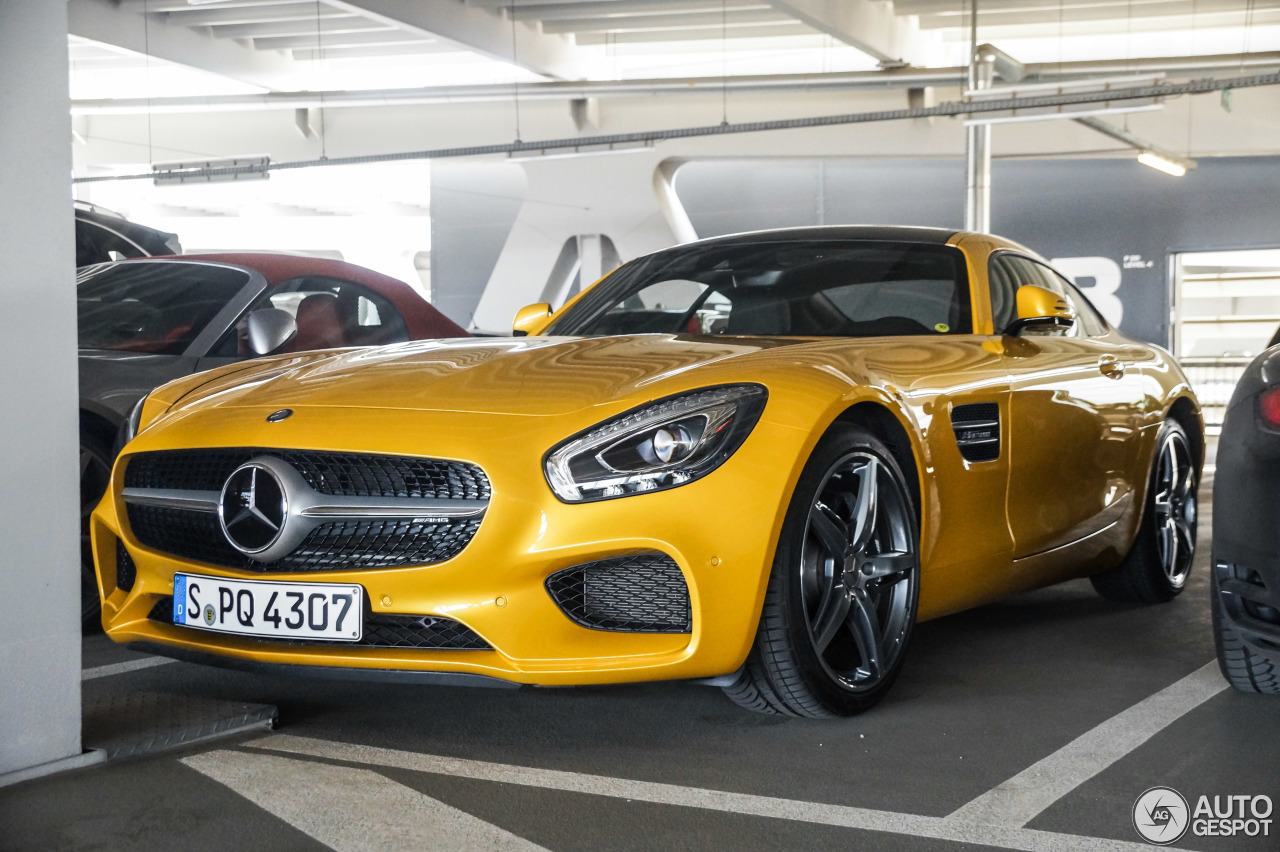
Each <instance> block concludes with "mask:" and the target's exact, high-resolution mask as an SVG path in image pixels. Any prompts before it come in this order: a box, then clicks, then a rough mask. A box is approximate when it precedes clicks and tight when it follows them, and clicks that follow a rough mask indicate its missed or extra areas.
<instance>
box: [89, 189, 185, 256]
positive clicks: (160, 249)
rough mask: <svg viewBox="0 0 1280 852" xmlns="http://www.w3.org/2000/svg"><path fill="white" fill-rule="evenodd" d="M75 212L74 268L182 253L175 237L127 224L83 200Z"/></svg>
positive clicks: (103, 209) (144, 226)
mask: <svg viewBox="0 0 1280 852" xmlns="http://www.w3.org/2000/svg"><path fill="white" fill-rule="evenodd" d="M75 210H76V266H87V265H88V264H91V263H106V262H107V261H109V260H123V259H125V258H129V257H155V256H158V255H166V254H181V253H182V245H181V244H180V243H179V242H178V235H177V234H171V233H169V232H168V231H158V230H156V229H155V228H148V227H147V226H146V225H139V224H138V223H137V222H130V221H129V220H128V219H126V218H124V217H123V216H121V215H120V214H119V213H115V212H112V211H111V210H107V209H105V208H102V207H97V206H95V205H93V204H88V203H86V202H83V201H77V202H76V203H75Z"/></svg>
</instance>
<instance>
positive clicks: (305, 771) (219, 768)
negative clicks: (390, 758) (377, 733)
mask: <svg viewBox="0 0 1280 852" xmlns="http://www.w3.org/2000/svg"><path fill="white" fill-rule="evenodd" d="M182 762H183V763H185V764H186V765H187V766H189V767H191V768H192V769H194V770H196V771H197V772H199V773H201V774H202V775H205V776H207V777H209V778H212V779H213V780H214V781H217V782H218V783H220V784H223V785H225V786H226V787H229V788H230V789H232V790H234V791H235V792H236V793H239V794H240V795H241V796H244V797H245V798H247V799H249V800H250V801H252V802H253V803H254V804H256V805H258V806H259V807H261V808H263V809H264V810H267V811H269V812H270V813H272V814H273V815H275V816H276V817H279V818H280V819H282V820H284V821H285V822H287V823H289V824H290V825H292V826H293V827H294V828H296V829H298V830H299V831H302V832H304V833H306V834H308V835H309V836H311V837H313V838H315V839H316V840H318V841H320V842H321V843H323V844H325V845H326V846H329V847H330V848H332V849H335V850H338V852H375V850H386V849H421V848H427V847H430V848H432V849H450V850H460V852H466V851H467V850H475V852H488V850H510V852H536V850H543V852H545V849H544V847H542V846H538V845H537V844H535V843H532V842H530V841H528V840H525V839H524V838H522V837H519V836H518V835H515V834H512V833H511V832H509V831H506V830H504V829H501V828H499V827H497V826H495V825H491V824H490V823H487V822H485V821H484V820H482V819H479V818H477V817H474V816H472V815H471V814H469V813H466V812H465V811H460V810H458V809H457V808H454V807H450V806H449V805H446V804H444V803H443V802H440V801H437V800H435V799H433V798H431V797H430V796H427V795H424V794H422V793H419V792H418V791H417V790H413V789H410V788H409V787H406V786H404V785H403V784H398V783H396V782H395V781H392V780H391V779H389V778H385V777H383V776H381V775H379V774H378V773H376V772H371V771H369V770H367V769H352V768H348V767H344V766H334V765H332V764H325V763H314V762H310V761H302V760H292V759H289V758H284V757H277V756H275V755H268V754H251V753H247V752H237V751H213V752H206V753H204V754H197V755H192V756H191V757H187V758H183V760H182Z"/></svg>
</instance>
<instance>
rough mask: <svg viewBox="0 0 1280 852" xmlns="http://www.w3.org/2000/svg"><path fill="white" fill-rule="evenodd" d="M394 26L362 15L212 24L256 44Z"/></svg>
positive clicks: (227, 34)
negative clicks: (270, 40) (279, 38)
mask: <svg viewBox="0 0 1280 852" xmlns="http://www.w3.org/2000/svg"><path fill="white" fill-rule="evenodd" d="M390 29H391V28H390V27H388V26H387V25H386V24H384V23H382V22H381V21H371V20H369V19H368V18H362V17H360V16H359V15H346V16H344V17H341V18H323V19H321V20H319V21H317V20H316V19H315V18H312V19H311V20H309V21H306V20H303V21H273V22H271V23H269V24H233V25H230V26H225V27H210V32H212V33H213V35H215V36H216V37H218V38H248V39H253V41H254V43H255V44H256V43H257V42H259V41H260V40H262V39H267V38H277V37H281V36H311V38H313V39H314V38H315V37H316V34H317V33H319V34H320V35H321V36H322V37H324V38H326V39H327V38H328V37H329V36H331V35H337V36H340V35H342V34H344V33H366V32H387V31H389V30H390Z"/></svg>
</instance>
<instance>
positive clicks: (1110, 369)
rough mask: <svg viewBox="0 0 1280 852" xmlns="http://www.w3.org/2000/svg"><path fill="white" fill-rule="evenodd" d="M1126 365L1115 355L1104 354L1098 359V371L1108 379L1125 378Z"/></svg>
mask: <svg viewBox="0 0 1280 852" xmlns="http://www.w3.org/2000/svg"><path fill="white" fill-rule="evenodd" d="M1124 371H1125V365H1124V364H1123V363H1121V362H1120V361H1117V360H1116V356H1114V355H1103V356H1102V357H1101V358H1099V359H1098V372H1099V373H1101V374H1102V375H1104V376H1106V377H1107V378H1108V379H1123V378H1124Z"/></svg>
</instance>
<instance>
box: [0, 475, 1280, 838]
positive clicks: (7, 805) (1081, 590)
mask: <svg viewBox="0 0 1280 852" xmlns="http://www.w3.org/2000/svg"><path fill="white" fill-rule="evenodd" d="M1201 493H1202V495H1203V498H1202V505H1203V507H1204V509H1205V511H1204V513H1203V516H1202V523H1201V530H1200V536H1201V540H1200V543H1201V547H1200V550H1199V555H1198V559H1197V562H1198V564H1197V567H1196V570H1195V572H1194V574H1193V576H1192V579H1191V581H1190V584H1189V587H1188V589H1187V590H1186V592H1185V593H1184V594H1183V595H1182V596H1181V597H1179V598H1177V599H1176V600H1174V601H1173V602H1172V603H1170V604H1166V605H1161V606H1152V607H1129V606H1118V605H1115V604H1110V603H1107V602H1105V601H1103V600H1101V599H1100V598H1098V597H1097V596H1096V595H1095V594H1094V593H1093V591H1092V588H1091V587H1090V585H1089V584H1088V582H1085V581H1081V582H1071V583H1066V584H1063V585H1060V586H1057V587H1054V588H1051V589H1046V590H1042V591H1038V592H1034V593H1031V594H1026V595H1022V596H1019V597H1016V598H1013V599H1010V600H1008V601H1005V602H1002V603H998V604H994V605H991V606H987V607H983V608H980V609H977V610H973V611H970V612H967V613H963V614H960V615H957V616H952V617H949V618H945V619H941V620H939V621H935V622H931V623H927V624H923V625H920V626H919V628H918V629H917V632H916V634H915V637H914V639H913V641H912V648H911V651H910V656H909V659H908V662H907V666H906V669H905V672H904V673H903V675H902V677H901V679H900V680H899V681H898V683H897V685H896V686H895V687H894V689H893V691H892V693H891V694H890V696H889V697H888V699H887V700H886V701H885V702H884V703H883V704H881V705H880V706H879V707H878V708H877V709H875V710H874V711H872V712H871V713H868V714H866V715H863V716H861V717H857V718H853V719H845V720H836V721H810V720H796V719H785V718H779V717H767V716H758V715H753V714H751V713H748V712H746V711H743V710H739V709H738V708H737V707H735V706H734V705H732V704H731V703H730V702H729V701H728V699H726V698H725V697H724V696H723V695H722V694H721V693H720V692H719V690H716V689H712V688H708V687H701V686H695V685H691V684H683V683H669V684H646V685H637V686H622V687H609V688H583V689H556V690H538V689H523V690H519V691H507V690H486V689H457V688H439V687H436V688H429V687H417V686H402V685H379V684H372V685H368V684H366V685H360V684H352V683H345V682H331V681H318V680H309V679H304V678H289V679H273V678H269V677H265V676H258V675H250V674H242V673H234V672H226V671H222V670H217V669H210V668H203V667H199V666H195V665H189V664H186V663H170V664H165V665H158V666H154V667H151V668H146V669H142V670H137V671H132V672H127V673H124V674H118V675H115V676H114V677H113V685H115V686H118V687H121V688H126V689H132V690H138V691H146V692H155V693H165V694H176V695H181V696H187V697H200V698H214V699H220V700H225V701H242V702H258V703H263V704H274V705H276V706H277V707H278V708H279V725H278V727H277V731H276V733H273V734H267V735H265V736H263V735H262V734H254V735H250V736H241V737H239V738H233V739H223V740H221V741H217V742H212V743H207V744H204V745H201V746H196V747H192V748H189V749H187V750H185V751H177V752H168V753H165V754H161V755H153V756H148V757H141V758H135V759H132V760H123V761H115V762H110V763H106V764H103V765H100V766H97V767H92V768H88V769H82V770H77V771H73V772H68V773H64V774H61V775H57V776H53V777H49V778H45V779H40V780H35V781H29V782H26V783H23V784H18V785H14V786H12V787H9V788H4V789H0V826H3V829H0V849H3V850H58V849H76V850H81V849H98V848H104V849H105V848H111V849H119V848H130V849H132V848H139V849H141V848H148V849H174V850H178V849H214V848H216V849H230V848H241V849H326V848H334V849H352V850H355V849H392V848H401V847H405V848H408V847H413V848H423V849H457V848H463V849H466V848H472V849H491V848H511V849H533V848H539V847H542V848H546V849H552V850H579V849H581V850H587V849H592V850H595V849H601V848H604V849H619V850H631V849H636V850H640V849H763V848H771V849H826V848H831V849H836V848H840V849H861V848H870V849H877V850H881V849H884V850H924V849H945V850H953V849H955V850H959V849H985V848H1019V849H1022V848H1025V849H1053V850H1057V849H1066V848H1078V849H1106V848H1114V849H1120V848H1130V849H1133V848H1143V847H1142V840H1141V838H1140V837H1139V836H1138V834H1137V833H1136V831H1135V829H1134V827H1133V823H1132V811H1133V806H1134V802H1135V800H1136V799H1137V797H1138V796H1139V795H1140V794H1142V793H1143V792H1144V791H1146V790H1148V789H1149V788H1151V787H1155V786H1162V785H1163V786H1168V787H1172V788H1174V789H1175V790H1178V791H1179V792H1181V793H1182V794H1183V795H1184V796H1185V797H1186V798H1187V799H1188V801H1190V802H1191V803H1192V806H1193V807H1194V803H1195V802H1196V800H1197V798H1198V797H1199V796H1201V795H1207V796H1210V797H1212V796H1215V795H1218V796H1225V795H1228V794H1249V795H1257V794H1265V795H1267V796H1270V797H1271V800H1272V801H1280V772H1277V770H1276V766H1277V758H1280V700H1276V699H1274V698H1268V697H1262V696H1247V695H1242V694H1239V693H1236V692H1234V691H1231V690H1228V689H1222V690H1221V691H1219V688H1220V687H1221V686H1224V684H1222V683H1221V682H1220V679H1218V678H1217V676H1216V674H1213V670H1212V669H1210V670H1208V672H1205V671H1203V670H1202V669H1203V667H1204V666H1205V665H1206V664H1209V663H1211V662H1212V661H1213V659H1214V652H1213V640H1212V635H1211V632H1210V620H1209V604H1208V597H1207V591H1208V590H1207V577H1206V570H1205V567H1206V564H1207V560H1208V552H1209V547H1208V545H1209V541H1208V528H1209V525H1208V521H1209V513H1208V511H1207V509H1208V494H1209V484H1208V483H1206V485H1205V486H1204V487H1203V488H1202V491H1201ZM131 658H132V655H130V654H129V653H128V652H125V651H123V650H122V649H119V648H117V647H115V646H113V645H111V643H110V642H108V641H107V640H105V639H104V638H103V637H101V636H98V637H91V638H88V639H86V640H85V652H84V665H85V667H86V669H90V668H95V667H99V666H103V665H107V664H112V663H116V662H119V661H123V660H127V659H131ZM1198 671H1199V674H1194V673H1197V672H1198ZM1193 674H1194V677H1192V678H1191V679H1190V680H1189V681H1187V682H1192V681H1194V682H1195V683H1199V684H1201V687H1200V688H1202V689H1203V688H1204V684H1210V686H1211V689H1210V691H1209V692H1208V693H1206V694H1211V696H1212V697H1209V698H1208V700H1205V701H1204V702H1203V703H1200V704H1199V705H1198V706H1195V708H1194V709H1191V710H1190V711H1189V712H1186V713H1185V714H1184V715H1180V716H1177V718H1176V719H1174V720H1173V721H1172V722H1171V723H1167V724H1166V723H1165V722H1161V721H1158V718H1159V715H1160V706H1161V705H1159V700H1158V699H1157V700H1156V701H1154V702H1148V703H1147V704H1144V705H1143V706H1142V707H1141V708H1139V709H1138V710H1137V711H1133V712H1130V713H1128V714H1125V715H1124V716H1121V717H1120V720H1121V721H1125V720H1128V721H1127V724H1135V723H1136V724H1138V725H1139V726H1141V725H1144V724H1149V725H1150V726H1151V732H1154V735H1153V736H1151V737H1150V739H1148V740H1146V741H1145V742H1144V743H1142V744H1141V745H1137V746H1136V747H1132V748H1130V747H1127V746H1126V747H1120V748H1119V750H1118V752H1117V753H1116V754H1115V755H1114V756H1113V757H1114V758H1115V759H1114V761H1112V759H1111V758H1107V759H1106V760H1105V761H1104V764H1107V765H1105V768H1103V769H1101V771H1100V772H1097V774H1092V777H1088V776H1089V774H1090V773H1089V772H1086V773H1085V775H1084V776H1082V777H1081V778H1079V779H1074V780H1073V773H1075V772H1077V771H1078V764H1080V762H1081V761H1082V760H1083V761H1085V762H1087V761H1088V760H1089V759H1093V758H1094V757H1096V754H1097V753H1101V752H1105V751H1106V750H1107V748H1109V747H1112V746H1115V743H1116V740H1115V739H1114V737H1115V734H1116V731H1117V730H1118V727H1117V724H1118V723H1117V722H1115V721H1114V720H1113V717H1117V715H1118V714H1122V713H1124V711H1126V710H1128V709H1129V708H1131V707H1133V706H1134V705H1136V704H1138V703H1139V702H1142V701H1144V699H1148V698H1149V697H1151V696H1153V695H1156V694H1157V693H1160V694H1161V695H1162V696H1165V695H1168V694H1171V693H1170V692H1169V691H1168V690H1167V688H1170V687H1171V685H1172V684H1175V683H1176V682H1179V681H1181V680H1182V679H1183V678H1187V677H1188V676H1189V675H1193ZM1176 690H1177V687H1175V688H1174V689H1173V691H1174V692H1176ZM1148 707H1151V708H1152V709H1151V712H1150V713H1148V710H1147V708H1148ZM1179 712H1180V711H1179ZM1175 715H1176V714H1175ZM1108 720H1113V721H1112V722H1110V723H1109V722H1108ZM1104 723H1107V724H1105V725H1104ZM1100 726H1101V727H1100ZM1119 727H1123V726H1122V725H1121V726H1119ZM1082 736H1083V737H1085V738H1084V739H1083V740H1079V741H1078V742H1076V744H1075V745H1072V743H1073V741H1077V738H1080V737H1082ZM1093 743H1097V744H1098V745H1097V746H1096V747H1095V746H1094V745H1091V744H1093ZM1073 749H1074V751H1073ZM1072 755H1074V757H1073V756H1072ZM432 756H435V757H432ZM440 757H443V758H454V759H455V760H443V761H442V760H439V759H437V758H440ZM1046 759H1047V760H1048V763H1046V764H1045V769H1044V771H1043V772H1040V773H1038V774H1037V773H1027V774H1024V775H1020V773H1024V770H1027V769H1028V767H1031V766H1032V765H1033V764H1037V762H1039V761H1042V760H1046ZM478 761H479V762H484V763H476V762H478ZM530 769H532V770H555V771H554V772H537V771H532V772H531V771H530ZM1015 776H1018V778H1019V780H1018V781H1017V782H1014V783H1012V784H1010V785H1006V787H1004V788H1001V789H1002V790H1005V789H1010V788H1017V787H1018V786H1019V785H1020V784H1022V783H1024V782H1025V783H1030V784H1031V785H1032V786H1033V787H1035V786H1036V785H1037V784H1040V785H1043V784H1046V783H1047V784H1050V785H1052V784H1053V783H1059V785H1060V786H1061V787H1062V789H1061V790H1059V792H1058V793H1057V794H1054V795H1053V796H1050V797H1049V799H1047V800H1046V801H1045V802H1044V804H1046V805H1047V807H1044V808H1043V809H1041V810H1037V811H1034V815H1033V816H1032V818H1031V819H1030V821H1029V822H1025V825H1024V822H1023V820H1022V819H1021V818H1018V819H1016V820H1014V821H1013V822H1007V824H1002V823H1001V822H1000V820H999V819H996V820H995V821H994V822H991V823H990V824H988V823H987V822H984V821H983V820H978V821H977V822H976V823H974V824H972V825H970V826H968V827H966V826H965V825H962V824H960V823H957V821H956V819H955V818H952V819H950V820H946V819H942V818H944V817H947V816H948V815H950V814H952V813H953V812H955V811H956V810H957V809H959V808H961V807H962V806H965V805H966V803H969V802H971V801H973V800H975V799H978V798H979V797H982V796H984V794H987V793H988V791H991V790H992V789H993V788H996V787H997V786H998V785H1001V784H1002V783H1003V782H1006V781H1008V780H1009V779H1013V778H1014V777H1015ZM1041 776H1042V777H1041ZM1027 779H1030V781H1027ZM635 782H648V783H635ZM662 785H665V786H662ZM716 791H721V792H716ZM1015 792H1016V790H1015ZM726 794H743V795H726ZM988 798H990V797H989V796H988ZM984 801H985V800H984ZM1272 819H1273V820H1274V821H1275V822H1276V824H1275V825H1272V826H1271V829H1272V830H1271V833H1270V836H1268V837H1265V838H1259V837H1254V838H1249V837H1235V838H1221V837H1195V836H1193V835H1192V832H1190V831H1189V832H1188V833H1187V834H1186V835H1185V836H1184V837H1183V838H1182V840H1180V841H1179V842H1178V843H1177V844H1175V848H1188V849H1202V850H1238V849H1239V850H1243V849H1255V850H1261V849H1269V850H1275V849H1280V840H1278V839H1277V828H1280V813H1278V814H1275V815H1273V817H1272Z"/></svg>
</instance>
